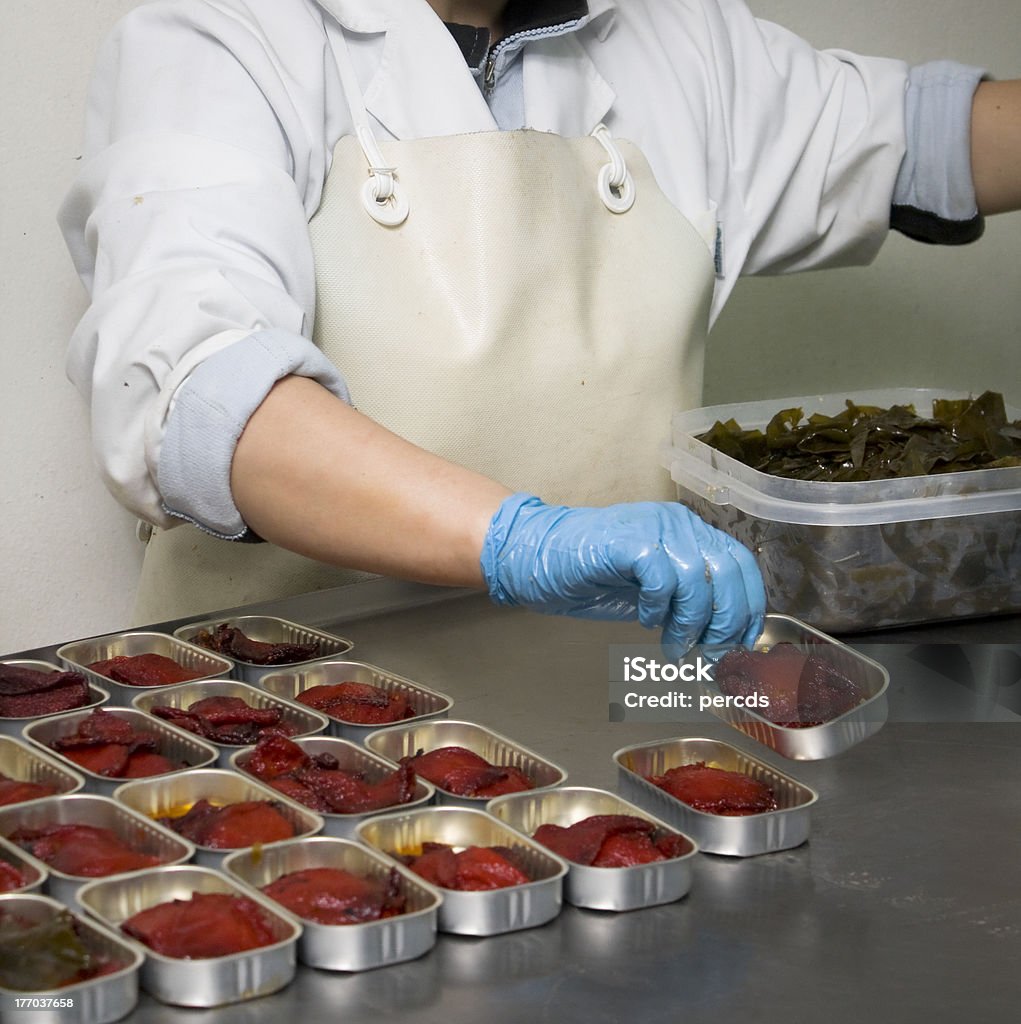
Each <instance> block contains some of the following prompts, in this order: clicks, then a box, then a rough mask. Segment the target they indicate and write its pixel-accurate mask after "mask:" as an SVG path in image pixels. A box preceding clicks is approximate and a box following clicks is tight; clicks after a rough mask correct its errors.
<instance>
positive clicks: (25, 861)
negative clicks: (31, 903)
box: [0, 839, 49, 893]
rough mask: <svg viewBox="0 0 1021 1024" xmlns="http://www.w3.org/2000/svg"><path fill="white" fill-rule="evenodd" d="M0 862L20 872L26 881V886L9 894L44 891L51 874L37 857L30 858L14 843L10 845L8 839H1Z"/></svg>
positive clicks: (19, 887) (10, 891)
mask: <svg viewBox="0 0 1021 1024" xmlns="http://www.w3.org/2000/svg"><path fill="white" fill-rule="evenodd" d="M0 860H2V861H5V862H6V863H7V864H10V865H12V866H13V867H14V868H16V869H17V870H18V871H20V872H21V874H22V876H23V877H24V879H25V884H24V885H19V886H18V887H17V888H16V889H8V890H6V891H7V893H30V892H37V891H38V890H40V889H42V887H43V885H44V884H45V882H46V877H47V875H48V874H49V872H48V871H47V870H46V866H45V865H44V864H43V863H42V862H41V861H38V860H36V859H35V857H29V856H28V855H27V854H26V853H25V851H24V850H22V849H21V847H20V846H15V845H14V843H9V842H7V840H6V839H0Z"/></svg>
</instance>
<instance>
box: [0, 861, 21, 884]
mask: <svg viewBox="0 0 1021 1024" xmlns="http://www.w3.org/2000/svg"><path fill="white" fill-rule="evenodd" d="M26 885H28V877H27V876H26V875H25V874H23V873H22V872H21V870H20V869H19V868H16V867H15V866H14V865H13V864H12V863H11V862H10V861H7V860H3V859H2V858H0V892H14V890H15V889H21V888H23V887H24V886H26Z"/></svg>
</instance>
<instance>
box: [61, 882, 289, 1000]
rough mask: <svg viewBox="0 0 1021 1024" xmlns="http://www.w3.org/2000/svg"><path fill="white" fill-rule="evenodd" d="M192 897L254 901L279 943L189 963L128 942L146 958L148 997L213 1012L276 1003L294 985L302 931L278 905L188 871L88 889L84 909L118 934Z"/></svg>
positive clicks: (144, 977) (83, 894)
mask: <svg viewBox="0 0 1021 1024" xmlns="http://www.w3.org/2000/svg"><path fill="white" fill-rule="evenodd" d="M193 893H227V894H229V895H232V896H247V897H248V898H249V899H251V900H254V901H255V902H256V903H258V904H259V908H260V910H261V911H262V912H263V914H264V915H265V917H266V920H267V921H268V922H269V923H270V925H271V927H272V930H273V933H274V935H275V937H276V941H275V942H274V943H273V944H272V945H269V946H260V947H259V948H258V949H249V950H245V951H244V952H241V953H233V954H231V955H229V956H217V957H210V958H208V959H204V960H183V959H179V958H176V957H169V956H164V955H162V954H160V953H156V952H154V951H153V950H151V949H149V948H148V947H147V946H145V945H143V944H142V943H141V942H137V941H136V940H134V939H131V938H127V937H125V939H124V941H125V942H128V943H130V944H131V946H132V947H133V948H135V949H137V950H139V952H141V953H143V954H144V956H145V963H144V964H143V965H142V973H141V982H142V987H143V988H144V989H145V990H146V992H148V993H149V994H150V995H152V996H154V997H155V998H156V999H159V1000H160V1002H164V1003H171V1004H172V1005H174V1006H195V1007H213V1006H224V1005H226V1004H227V1003H238V1002H241V1001H242V1000H245V999H255V998H257V997H259V996H265V995H269V994H270V993H272V992H277V991H279V990H280V989H282V988H283V987H284V986H285V985H287V984H288V983H289V982H290V981H291V979H292V978H293V977H294V972H295V969H296V958H295V947H296V945H297V941H298V937H299V936H300V935H301V926H300V925H299V924H297V923H296V922H295V921H294V920H293V919H292V918H291V917H289V916H285V915H283V914H281V913H280V909H279V907H278V906H277V905H276V904H275V903H273V902H272V901H271V900H267V899H266V898H265V897H263V896H261V895H259V894H258V893H253V892H252V891H251V890H249V889H247V888H244V887H242V886H240V885H238V884H237V883H236V882H234V881H232V880H231V879H229V878H227V877H225V876H224V875H221V874H220V873H219V872H217V871H212V870H210V869H209V868H201V867H194V866H181V867H171V868H154V869H152V870H149V871H143V872H140V873H138V874H134V875H122V876H121V877H120V878H116V879H111V880H106V879H103V880H100V881H96V882H93V883H91V884H89V885H86V886H83V887H82V891H81V902H82V906H83V908H84V909H85V911H86V912H87V913H88V914H90V915H91V916H92V917H94V918H96V919H98V920H99V921H101V922H102V923H103V924H105V925H106V926H107V927H108V928H112V929H114V930H117V929H119V928H120V926H121V924H122V923H123V922H124V921H126V920H127V919H128V918H129V917H132V916H133V915H135V914H137V913H138V912H139V911H142V910H146V909H148V908H149V907H154V906H157V905H158V904H160V903H167V902H169V901H170V900H175V899H179V900H186V899H190V898H191V896H192V894H193Z"/></svg>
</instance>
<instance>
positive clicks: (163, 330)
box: [60, 0, 907, 525]
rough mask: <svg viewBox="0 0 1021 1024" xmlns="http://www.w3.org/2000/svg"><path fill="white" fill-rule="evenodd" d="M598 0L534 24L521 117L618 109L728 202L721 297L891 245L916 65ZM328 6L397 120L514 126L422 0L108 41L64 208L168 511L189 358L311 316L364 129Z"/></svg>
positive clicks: (116, 390) (376, 0) (126, 426)
mask: <svg viewBox="0 0 1021 1024" xmlns="http://www.w3.org/2000/svg"><path fill="white" fill-rule="evenodd" d="M589 8H590V18H589V20H588V22H587V23H586V24H585V25H584V26H583V27H582V28H581V29H580V30H579V31H577V32H574V33H571V34H569V35H566V36H560V37H555V38H549V39H537V40H535V41H533V42H530V43H529V44H528V47H527V48H526V50H525V53H524V57H523V60H524V63H523V86H524V109H525V121H526V126H527V127H530V128H535V129H538V130H541V131H551V132H557V133H559V134H562V135H566V136H577V135H583V134H587V133H589V132H591V131H592V129H593V128H594V127H595V126H596V124H598V123H599V122H600V121H603V122H605V123H606V125H607V126H608V128H609V129H610V131H611V133H612V134H613V135H614V136H616V137H619V138H626V139H629V140H630V141H632V142H634V143H635V144H637V145H638V146H639V147H640V148H641V149H642V151H643V152H644V154H645V155H646V157H647V159H648V160H649V163H650V165H651V167H652V170H653V173H654V174H655V176H656V179H657V181H658V183H659V185H660V187H661V188H662V190H663V192H664V193H665V194H666V196H667V197H668V199H670V201H671V202H672V203H674V204H675V205H676V206H677V208H678V209H679V210H680V211H681V212H682V213H683V214H685V216H687V217H688V218H689V219H697V218H698V217H700V216H704V211H705V210H706V209H707V208H711V207H713V206H715V208H716V210H717V217H718V222H719V229H720V230H719V244H718V248H717V255H718V257H719V265H718V275H717V285H716V294H715V298H714V304H713V309H714V314H715V313H718V311H719V309H720V308H721V307H722V304H723V302H724V301H725V299H726V296H727V295H728V294H729V292H730V290H731V288H732V286H733V283H734V281H735V279H736V278H737V276H738V275H739V274H741V273H763V272H784V271H791V270H801V269H808V268H815V267H821V266H827V265H836V264H848V263H862V262H867V261H868V260H869V259H871V258H872V257H873V256H874V254H875V252H876V251H877V249H878V247H879V245H880V243H881V242H882V240H883V238H884V237H885V235H886V232H887V230H888V224H889V214H890V199H891V195H892V193H893V186H894V181H895V178H896V175H897V171H898V168H899V166H900V162H901V159H902V156H903V153H904V103H903V96H904V89H905V83H906V76H907V68H906V66H905V65H904V64H903V63H901V62H899V61H892V60H886V59H880V58H862V57H858V56H855V55H852V54H848V53H843V52H836V51H829V52H818V51H815V50H814V49H812V48H811V47H810V46H809V45H808V44H806V43H805V42H804V41H802V40H800V39H798V38H796V37H795V36H793V35H791V34H790V33H788V32H786V31H785V30H783V29H781V28H778V27H777V26H775V25H772V24H770V23H768V22H763V21H759V20H756V19H754V18H753V17H752V15H751V14H750V12H749V11H748V9H747V8H746V7H745V6H744V4H743V3H742V2H740V0H627V2H621V3H614V2H613V0H590V3H589ZM328 18H336V19H337V20H338V21H339V22H340V24H341V25H342V26H343V27H344V29H345V33H346V37H347V39H348V42H349V47H350V50H351V55H352V61H353V64H354V66H355V68H354V70H355V73H356V75H357V78H358V81H359V83H360V84H361V87H362V91H363V94H364V97H365V102H366V106H367V108H368V111H369V114H370V115H371V117H372V119H373V121H374V123H373V128H374V130H375V131H376V132H377V134H378V136H379V137H380V138H386V137H388V136H389V137H392V138H397V139H409V138H421V137H426V136H431V135H447V134H454V133H461V132H475V131H489V130H493V129H494V128H495V127H496V126H495V124H494V121H493V118H492V115H491V113H490V111H489V108H488V107H487V104H486V102H485V99H484V98H483V96H482V94H481V93H480V91H479V88H478V86H477V84H476V83H475V81H474V80H473V78H472V77H471V74H470V72H469V70H468V68H467V67H466V65H465V62H464V60H463V58H462V57H461V54H460V52H459V50H458V48H457V45H456V43H455V42H454V40H453V38H452V37H451V35H450V33H449V32H448V31H447V29H446V28H445V26H444V25H443V24H442V22H441V21H440V20H439V19H438V18H437V17H436V15H435V14H434V13H433V11H432V9H431V8H430V7H429V6H428V4H427V3H426V2H425V0H318V2H316V0H153V2H150V3H146V4H144V5H142V6H141V7H139V8H137V9H136V10H134V11H133V12H131V14H129V15H128V16H127V17H126V18H125V19H123V21H122V22H121V23H120V24H119V25H118V26H117V28H116V29H115V31H114V33H113V35H112V37H111V38H110V39H109V40H108V41H107V43H106V45H105V48H104V49H103V51H102V53H101V54H100V57H99V60H98V66H97V70H96V73H95V77H94V81H93V85H92V89H91V93H90V97H89V114H88V122H87V139H86V156H87V163H86V164H85V166H84V167H83V170H82V172H81V174H80V176H79V178H78V180H77V182H76V183H75V185H74V187H73V188H72V190H71V192H70V194H69V196H68V198H67V200H66V202H65V204H64V206H63V208H62V210H61V214H60V221H61V226H62V229H63V230H64V233H65V237H66V239H67V243H68V246H69V248H70V251H71V253H72V256H73V258H74V260H75V264H76V266H77V269H78V271H79V273H80V275H81V277H82V280H83V281H84V283H85V284H86V286H87V287H88V288H89V290H90V291H91V294H92V305H91V307H90V308H89V310H88V312H87V313H86V315H85V317H84V318H83V320H82V322H81V324H80V325H79V327H78V329H77V330H76V332H75V334H74V337H73V339H72V343H71V349H70V354H69V358H68V372H69V375H70V377H71V379H72V380H73V381H74V382H75V383H76V384H77V385H78V387H79V389H80V390H81V391H82V392H83V393H84V394H85V395H86V396H87V397H89V398H90V400H91V403H92V426H93V436H94V443H95V446H96V449H97V454H98V459H99V464H100V467H101V470H102V472H103V473H104V476H105V478H106V480H107V482H108V485H109V486H110V487H111V489H112V490H113V492H114V493H115V495H116V496H117V497H118V498H119V499H120V500H121V501H122V503H124V504H125V505H127V506H128V507H129V508H131V509H133V510H134V511H135V512H136V513H137V514H139V515H140V516H142V517H143V518H145V519H148V520H149V521H151V522H155V523H157V524H161V525H171V524H172V523H173V520H171V519H170V517H168V516H167V515H166V514H165V512H164V511H163V510H162V509H161V505H160V496H159V493H158V489H157V487H156V472H157V467H158V463H159V456H160V444H161V439H162V430H163V425H164V423H165V420H166V416H167V414H168V411H169V410H170V409H171V408H172V400H173V395H174V391H175V390H176V389H177V388H178V387H179V386H180V384H181V383H182V382H183V381H184V380H185V379H186V378H187V375H188V373H189V372H190V371H191V370H192V369H193V368H194V366H195V365H197V364H198V362H200V361H201V360H202V359H203V358H205V357H206V356H208V355H209V354H211V353H213V352H216V351H219V350H221V349H223V348H225V347H227V346H229V345H232V344H234V343H236V342H238V341H239V340H241V339H243V338H245V337H246V336H247V335H248V334H249V333H250V332H252V331H256V330H261V329H265V328H269V327H277V328H283V329H284V330H286V331H289V332H292V333H293V334H295V335H303V336H304V337H305V338H309V337H310V336H311V331H312V320H313V316H314V310H315V296H314V270H313V263H312V254H311V248H310V245H309V240H308V232H307V221H308V219H309V218H310V217H311V216H312V214H313V213H314V212H315V210H316V208H317V206H318V203H319V197H320V194H321V191H322V187H323V182H324V180H325V177H326V174H327V173H328V171H329V162H330V159H331V153H332V151H333V147H334V145H335V143H336V141H337V139H338V138H340V137H341V136H342V135H344V134H347V133H348V132H349V131H350V116H349V113H348V106H347V104H346V103H345V102H344V98H343V95H342V91H341V86H340V80H339V77H338V74H337V69H336V65H335V61H334V57H333V55H332V53H331V51H330V49H329V47H328V46H327V43H326V38H325V33H324V28H323V24H324V20H325V19H328ZM564 201H565V202H569V201H570V197H569V196H565V197H564ZM308 344H309V345H311V342H310V341H309V342H308ZM339 369H340V371H341V373H343V367H340V368H339ZM354 399H355V401H356V402H357V395H355V396H354Z"/></svg>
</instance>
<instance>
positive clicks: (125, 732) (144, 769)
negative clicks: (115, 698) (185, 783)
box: [50, 708, 187, 779]
mask: <svg viewBox="0 0 1021 1024" xmlns="http://www.w3.org/2000/svg"><path fill="white" fill-rule="evenodd" d="M50 746H51V747H52V748H53V749H54V750H56V751H57V752H58V753H60V754H61V755H63V756H64V757H66V758H68V760H70V761H74V763H75V764H77V765H79V766H80V767H82V768H84V769H85V770H86V771H89V772H94V773H95V774H96V775H102V776H104V777H105V778H108V779H140V778H146V777H148V776H151V775H165V774H166V773H167V772H174V771H177V770H178V769H179V768H186V767H187V763H186V762H184V761H179V762H177V763H175V762H173V761H171V760H170V759H169V758H167V757H164V756H163V755H162V754H160V753H159V752H158V750H157V749H156V748H157V747H158V746H159V738H158V737H157V736H155V735H153V734H152V733H150V732H139V731H137V730H136V729H135V727H134V726H133V725H132V724H131V722H130V721H128V719H126V718H121V717H120V716H119V715H116V714H114V713H113V712H110V711H104V710H103V709H102V708H97V709H96V710H95V711H93V712H92V714H90V715H89V716H88V717H86V718H83V719H82V720H81V721H80V722H79V723H78V727H77V729H76V730H75V731H74V732H73V733H70V734H68V735H67V736H60V737H58V738H57V739H55V740H54V741H53V743H51V744H50Z"/></svg>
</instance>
